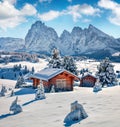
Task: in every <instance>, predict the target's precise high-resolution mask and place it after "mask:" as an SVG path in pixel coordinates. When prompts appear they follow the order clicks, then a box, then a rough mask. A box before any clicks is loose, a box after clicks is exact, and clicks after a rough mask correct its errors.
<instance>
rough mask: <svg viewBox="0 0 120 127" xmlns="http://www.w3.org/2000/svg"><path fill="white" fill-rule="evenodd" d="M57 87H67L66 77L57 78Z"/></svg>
mask: <svg viewBox="0 0 120 127" xmlns="http://www.w3.org/2000/svg"><path fill="white" fill-rule="evenodd" d="M56 87H57V88H58V89H65V88H66V80H65V79H57V80H56Z"/></svg>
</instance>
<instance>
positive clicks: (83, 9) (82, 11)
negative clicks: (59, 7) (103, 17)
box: [66, 4, 100, 21]
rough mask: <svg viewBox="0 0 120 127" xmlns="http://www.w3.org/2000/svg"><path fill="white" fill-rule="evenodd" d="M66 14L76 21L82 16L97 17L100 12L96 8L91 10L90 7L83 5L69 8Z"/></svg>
mask: <svg viewBox="0 0 120 127" xmlns="http://www.w3.org/2000/svg"><path fill="white" fill-rule="evenodd" d="M66 12H67V13H68V14H70V15H72V17H73V20H74V21H77V20H78V19H79V18H82V17H83V15H87V16H94V15H99V13H100V10H99V9H98V8H93V7H92V6H91V5H88V4H83V5H74V6H69V7H68V8H67V10H66Z"/></svg>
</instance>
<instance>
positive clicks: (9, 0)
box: [3, 0, 17, 4]
mask: <svg viewBox="0 0 120 127" xmlns="http://www.w3.org/2000/svg"><path fill="white" fill-rule="evenodd" d="M3 1H7V2H9V3H10V4H15V3H16V2H17V0H3Z"/></svg>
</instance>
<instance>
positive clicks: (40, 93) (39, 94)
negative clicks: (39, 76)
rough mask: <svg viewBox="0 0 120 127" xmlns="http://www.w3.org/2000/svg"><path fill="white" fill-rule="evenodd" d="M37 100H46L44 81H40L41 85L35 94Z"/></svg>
mask: <svg viewBox="0 0 120 127" xmlns="http://www.w3.org/2000/svg"><path fill="white" fill-rule="evenodd" d="M35 99H36V100H37V99H40V100H41V99H45V91H44V86H43V82H42V80H40V84H39V85H38V86H37V91H36V93H35Z"/></svg>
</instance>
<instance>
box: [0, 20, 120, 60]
mask: <svg viewBox="0 0 120 127" xmlns="http://www.w3.org/2000/svg"><path fill="white" fill-rule="evenodd" d="M53 48H58V49H59V50H60V53H61V54H62V55H85V56H89V57H93V58H104V57H106V56H111V55H112V54H114V53H116V52H120V39H115V38H113V37H111V36H109V35H107V34H105V33H104V32H102V31H100V30H99V29H97V28H96V27H94V26H93V25H89V27H88V28H85V29H82V28H80V27H74V28H73V30H72V31H71V32H68V31H66V30H64V31H63V33H62V34H61V36H60V37H58V35H57V33H56V31H55V30H54V29H53V28H51V27H48V26H46V25H45V24H44V23H42V22H41V21H36V22H35V23H34V24H33V25H32V26H31V28H30V30H29V31H28V33H27V35H26V37H25V41H24V40H22V39H16V38H0V50H3V51H16V50H17V51H18V50H21V51H22V50H23V51H26V52H38V53H41V54H47V55H50V54H51V50H53Z"/></svg>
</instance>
